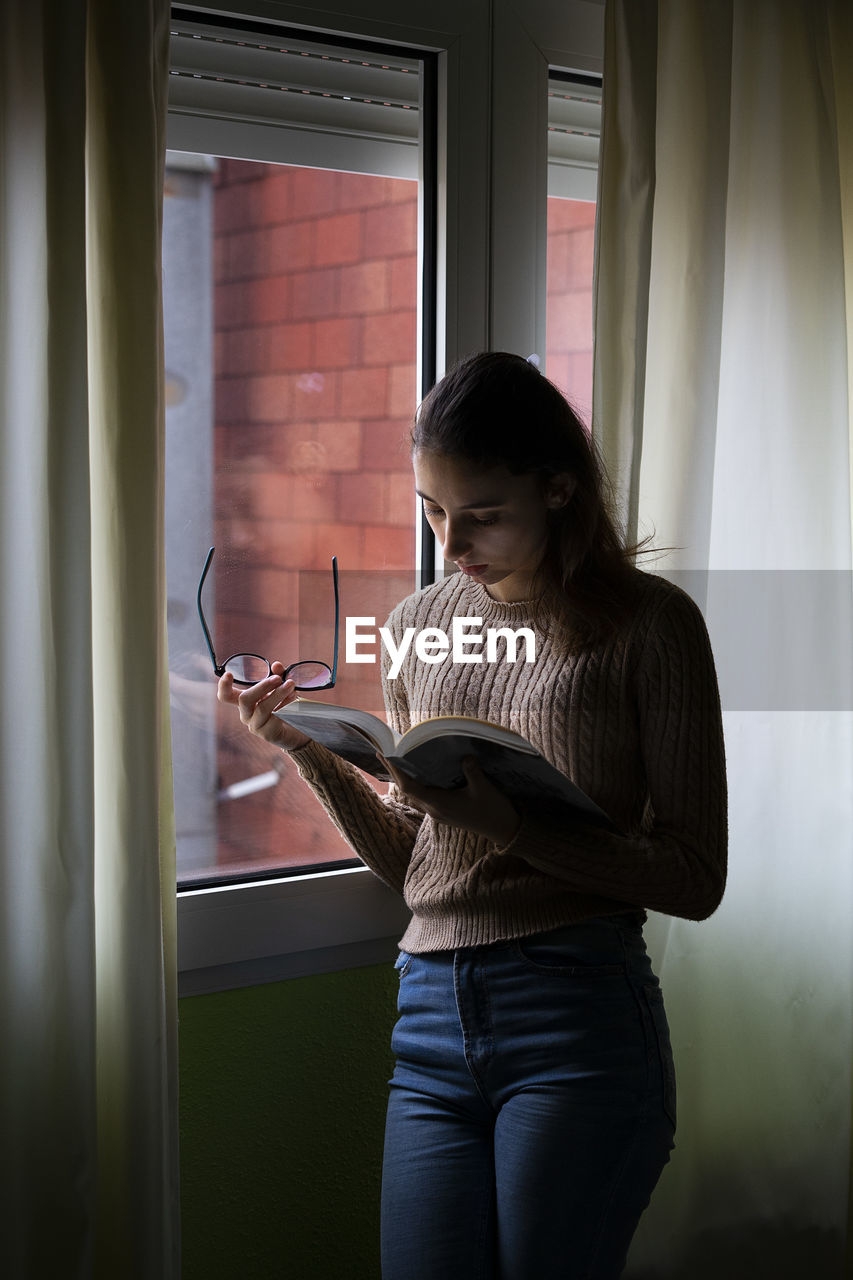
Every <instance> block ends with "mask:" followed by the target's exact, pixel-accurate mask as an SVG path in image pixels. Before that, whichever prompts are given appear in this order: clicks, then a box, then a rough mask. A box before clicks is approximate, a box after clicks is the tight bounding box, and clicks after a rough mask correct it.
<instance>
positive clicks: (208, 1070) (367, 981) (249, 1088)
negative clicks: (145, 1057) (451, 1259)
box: [179, 964, 397, 1280]
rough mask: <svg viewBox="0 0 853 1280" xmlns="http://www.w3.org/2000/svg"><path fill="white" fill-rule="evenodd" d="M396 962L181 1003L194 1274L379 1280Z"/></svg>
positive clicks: (184, 1181)
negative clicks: (382, 1171) (382, 1170)
mask: <svg viewBox="0 0 853 1280" xmlns="http://www.w3.org/2000/svg"><path fill="white" fill-rule="evenodd" d="M396 997H397V978H396V975H395V973H394V970H393V968H392V966H391V965H390V964H388V965H379V966H371V967H369V968H362V969H350V970H346V971H343V972H340V973H330V974H322V975H319V976H317V977H312V978H299V979H294V980H292V981H289V982H278V983H270V984H268V985H265V986H259V987H246V988H242V989H240V990H237V991H225V992H220V993H218V994H216V995H206V996H191V997H185V998H184V999H182V1000H181V1001H180V1005H179V1017H180V1089H181V1200H182V1209H181V1218H182V1234H183V1258H184V1264H183V1277H184V1280H330V1277H333V1276H343V1277H346V1280H379V1253H378V1237H379V1176H380V1167H381V1160H382V1130H383V1123H384V1112H385V1100H386V1097H387V1081H388V1078H389V1076H390V1074H391V1069H392V1059H391V1053H390V1048H389V1042H390V1037H391V1028H392V1026H393V1022H394V1017H395V1001H396Z"/></svg>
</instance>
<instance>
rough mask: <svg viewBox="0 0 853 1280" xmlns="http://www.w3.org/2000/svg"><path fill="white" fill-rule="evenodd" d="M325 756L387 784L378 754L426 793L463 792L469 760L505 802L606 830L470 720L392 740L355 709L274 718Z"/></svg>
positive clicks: (595, 811) (297, 709)
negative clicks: (561, 810) (542, 806)
mask: <svg viewBox="0 0 853 1280" xmlns="http://www.w3.org/2000/svg"><path fill="white" fill-rule="evenodd" d="M275 714H276V715H277V716H278V717H279V718H280V719H282V720H284V721H285V723H287V724H290V725H293V727H294V728H295V729H299V730H300V731H301V732H302V733H304V734H306V735H307V737H309V738H313V739H314V741H315V742H319V743H321V744H322V745H323V746H324V747H327V748H328V749H329V751H333V752H334V753H335V755H338V756H340V757H341V758H342V759H344V760H348V761H349V762H350V763H351V764H354V765H357V766H358V767H359V769H363V770H364V771H365V773H370V774H372V775H373V777H374V778H379V779H380V780H381V781H383V782H390V781H391V778H390V776H389V774H388V771H387V770H386V769H385V767H384V766H383V764H382V762H381V761H380V760H379V759H378V758H377V755H376V753H377V751H379V752H381V753H382V755H383V756H384V757H385V759H386V760H390V761H391V762H392V763H393V764H394V765H396V767H397V768H398V769H400V770H401V771H402V772H403V773H407V774H409V776H410V777H412V778H414V779H415V780H416V781H418V782H422V783H424V784H425V785H427V786H431V787H461V786H464V785H465V774H464V773H463V770H462V761H463V759H464V758H465V757H466V756H474V757H475V759H476V760H477V762H478V764H479V765H480V768H481V769H482V770H483V772H484V773H485V774H486V775H487V776H488V777H489V778H490V779H491V781H492V782H493V783H495V784H496V785H497V786H499V787H501V788H502V789H503V790H505V791H506V792H507V794H508V795H510V796H516V797H518V798H519V799H531V800H537V801H542V802H546V801H557V802H562V803H564V804H570V805H572V806H574V807H575V808H576V809H579V810H581V811H582V812H583V814H584V816H585V817H587V818H590V819H592V820H593V821H597V822H601V823H603V824H606V825H607V826H611V825H612V824H611V823H610V820H609V819H608V817H607V814H606V813H604V811H603V810H602V809H600V808H599V807H598V805H597V804H595V802H594V801H592V800H590V798H589V796H587V795H585V794H584V792H583V791H581V789H580V787H577V786H575V784H574V783H573V782H572V781H571V780H570V779H569V778H567V777H566V775H565V774H564V773H561V772H560V770H559V769H556V768H555V767H554V766H553V765H552V764H551V763H549V761H547V760H546V759H545V757H544V756H542V755H540V753H539V752H538V751H537V750H536V748H535V747H534V746H532V745H531V743H529V742H528V741H527V739H526V738H522V737H521V736H520V735H519V734H517V733H512V732H511V731H510V730H509V729H503V728H501V726H500V725H497V724H491V723H490V722H489V721H488V720H475V719H472V718H470V717H468V716H436V717H434V718H433V719H431V720H422V721H421V723H420V724H416V725H413V726H412V728H411V729H409V730H408V732H407V733H404V734H402V735H400V734H397V733H395V732H394V730H393V729H391V728H390V727H389V726H388V725H387V724H385V723H384V721H382V720H380V719H379V718H378V716H374V715H371V714H370V712H369V711H359V710H358V709H357V708H355V707H337V706H335V705H334V704H332V703H329V702H314V701H312V700H311V699H310V698H297V699H296V700H295V701H294V702H291V703H289V704H288V706H286V707H283V708H282V709H281V710H280V711H276V713H275Z"/></svg>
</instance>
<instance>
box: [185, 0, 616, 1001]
mask: <svg viewBox="0 0 853 1280" xmlns="http://www.w3.org/2000/svg"><path fill="white" fill-rule="evenodd" d="M180 7H181V9H182V10H185V11H187V12H192V14H193V16H195V17H198V19H199V20H205V19H206V20H208V21H211V22H215V20H216V17H217V16H228V17H232V18H245V19H247V20H249V19H255V20H260V21H263V22H275V23H280V24H282V25H285V26H288V27H292V28H293V27H295V28H303V29H305V30H306V31H310V32H315V33H322V32H327V33H334V34H335V35H344V36H347V37H352V38H353V40H354V41H356V42H357V41H358V40H359V39H362V40H370V41H385V42H387V43H389V44H392V45H395V46H398V47H405V46H408V47H411V48H413V49H417V50H424V51H431V52H435V53H437V54H438V63H439V76H438V80H439V84H438V113H439V120H438V184H437V185H438V200H439V207H438V210H437V221H438V308H437V333H436V350H437V361H438V371H439V375H440V373H441V371H443V369H445V368H446V367H448V366H449V365H450V364H452V363H453V362H454V360H456V359H457V358H459V357H460V356H462V355H465V354H468V353H471V352H474V351H482V350H509V351H516V352H519V353H524V354H531V353H533V352H537V353H543V354H544V351H545V263H546V212H547V183H548V177H547V170H548V157H547V109H548V102H547V94H548V73H549V69H550V68H552V67H553V68H557V69H560V70H564V71H580V72H586V73H591V74H598V75H600V74H601V71H602V63H603V26H604V9H603V0H465V2H464V3H459V0H406V3H405V5H402V4H400V0H336V3H335V4H334V8H332V7H330V6H327V5H326V4H324V3H316V4H311V5H306V4H302V5H299V4H291V3H287V2H286V0H232V3H231V5H230V6H229V7H228V8H227V9H225V8H216V9H213V8H210V7H208V6H203V5H194V4H185V5H181V6H180ZM330 829H331V828H330ZM406 920H407V912H406V909H405V906H404V904H403V902H402V900H401V899H400V898H399V896H398V895H397V894H395V893H394V892H393V891H392V890H391V889H389V888H387V887H386V886H385V885H383V884H382V883H381V882H380V881H379V880H378V879H377V878H376V877H375V876H374V875H373V873H372V872H370V871H368V870H367V869H366V868H361V867H357V868H350V869H346V870H333V871H323V870H322V869H318V870H317V871H316V872H313V873H310V874H307V875H300V876H294V877H290V878H275V877H274V876H271V877H270V879H269V880H264V881H259V882H253V883H246V884H240V885H228V886H221V887H216V888H210V889H200V890H192V889H191V890H185V891H182V892H181V893H179V895H178V971H179V988H178V989H179V992H180V993H181V994H194V993H202V992H207V991H217V990H223V989H226V988H229V987H238V986H244V985H255V984H257V983H261V982H271V981H278V980H280V979H282V978H288V977H297V976H303V975H307V974H310V973H318V972H324V971H327V970H331V969H341V968H349V967H355V966H358V965H362V964H372V963H379V962H381V961H384V960H386V959H390V958H392V957H393V956H394V954H395V951H396V940H397V939H398V938H399V936H400V934H401V933H402V932H403V930H404V928H405V925H406Z"/></svg>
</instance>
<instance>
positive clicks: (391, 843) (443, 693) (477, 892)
mask: <svg viewBox="0 0 853 1280" xmlns="http://www.w3.org/2000/svg"><path fill="white" fill-rule="evenodd" d="M637 582H638V584H639V587H640V592H639V597H638V603H637V606H636V609H635V610H634V613H633V616H632V619H631V621H630V622H629V623H628V624H626V625H625V626H623V627H622V628H621V629H620V631H619V633H618V634H617V635H616V636H615V637H614V638H612V639H611V640H609V641H607V642H605V643H603V644H601V645H600V646H598V647H597V648H594V649H592V650H590V651H587V652H585V653H582V654H580V655H578V654H572V653H570V652H568V651H567V650H566V649H565V647H561V646H560V645H559V644H557V643H556V642H554V641H553V640H552V638H551V637H550V636H549V635H548V634H547V628H546V629H545V631H537V633H536V640H537V643H536V661H535V662H534V663H533V664H527V663H525V662H523V661H518V662H516V663H514V664H512V663H508V662H506V661H498V662H496V663H486V662H483V663H480V664H464V665H462V664H453V663H452V662H451V660H450V658H449V657H448V658H447V659H446V660H445V661H443V662H441V663H437V664H434V665H429V664H427V663H424V662H422V661H420V660H418V658H417V657H416V656H415V654H414V645H412V646H411V649H410V652H409V654H408V655H407V657H406V659H405V661H404V664H403V668H402V670H401V672H400V674H399V676H398V677H397V678H396V679H395V680H390V679H388V678H387V670H388V662H387V659H386V661H385V663H384V671H383V688H384V691H385V702H386V708H387V713H388V720H389V723H390V724H391V725H392V726H393V728H394V729H396V730H398V731H400V732H402V731H404V730H405V729H407V728H409V726H410V725H412V724H417V723H418V722H419V721H421V720H425V719H427V718H428V717H429V716H438V715H467V716H476V717H477V718H479V719H483V720H491V721H494V722H495V723H498V724H502V725H504V726H506V727H507V728H508V729H512V730H514V731H515V732H516V733H520V734H522V735H523V736H524V737H525V738H528V739H529V740H530V741H531V742H532V743H533V744H534V746H535V747H537V748H538V750H539V751H540V752H541V753H542V754H543V755H544V756H546V757H547V759H548V760H550V761H551V763H552V764H554V765H556V766H557V768H558V769H561V770H562V771H563V773H565V774H568V776H569V777H570V778H572V779H573V781H574V782H576V783H577V784H578V786H580V787H581V788H582V790H583V791H585V792H586V793H587V794H588V795H589V796H591V797H592V799H593V800H595V801H596V803H597V804H599V805H600V806H601V808H602V809H604V810H605V812H606V813H608V814H609V815H610V817H611V818H612V819H613V821H614V823H615V824H616V826H617V827H618V829H619V833H618V834H617V833H614V832H612V831H607V830H602V829H601V828H600V827H597V826H594V825H592V824H591V823H588V822H585V821H583V820H581V819H580V818H578V817H577V816H575V815H574V814H573V813H572V812H571V811H569V810H560V811H559V812H557V811H553V810H552V811H550V812H548V811H545V810H541V809H537V807H536V806H534V805H531V804H527V805H526V806H524V808H523V809H522V810H521V819H522V820H521V825H520V828H519V830H518V832H517V834H516V836H515V838H514V839H513V840H512V842H511V843H510V844H509V845H507V846H506V847H505V848H503V849H500V848H498V846H497V845H495V844H493V843H491V842H490V841H488V840H486V839H484V838H483V837H480V836H475V835H473V834H472V833H470V832H467V831H463V830H461V829H459V828H454V827H450V826H446V825H444V824H443V823H439V822H435V821H433V819H432V818H429V817H426V818H424V817H422V816H421V814H420V813H419V812H417V811H416V810H413V809H412V808H410V807H408V806H406V805H405V804H403V803H401V801H400V799H399V795H398V794H397V793H396V789H395V788H394V787H391V788H390V791H389V794H388V795H387V796H380V795H378V794H377V792H376V791H375V790H374V789H373V788H372V787H371V786H370V784H369V783H368V782H367V781H366V780H365V778H364V777H363V776H362V775H361V774H360V772H359V771H358V770H357V769H355V768H354V767H353V766H352V765H349V764H346V763H345V762H343V761H341V760H340V759H338V757H336V756H334V755H332V754H331V753H330V752H329V751H327V750H326V748H324V747H321V746H319V745H318V744H317V743H309V744H308V745H307V746H305V747H301V748H300V749H299V750H297V751H294V752H292V753H291V754H292V756H293V759H294V760H295V762H296V764H297V766H298V768H299V771H300V773H301V774H302V776H303V778H305V780H306V781H307V782H308V783H309V784H310V786H311V787H312V788H313V790H314V792H315V793H316V795H317V796H318V797H319V799H320V801H321V803H322V804H323V806H324V807H325V808H326V810H327V812H328V813H329V815H330V816H331V818H332V820H333V822H334V823H335V824H336V826H337V827H338V828H339V829H340V830H341V831H342V833H343V834H344V836H345V837H346V839H347V840H348V841H349V843H350V844H351V846H352V847H353V849H354V850H355V851H356V853H357V854H358V855H359V856H360V857H361V858H362V859H363V860H364V862H366V863H367V865H368V866H369V867H371V868H372V870H373V871H374V872H375V873H376V874H377V875H378V876H379V877H380V878H381V879H382V880H384V881H385V882H386V883H387V884H389V885H391V886H392V888H394V889H396V890H398V891H399V892H400V893H402V894H403V896H404V898H405V900H406V903H407V904H408V906H409V908H410V909H411V911H412V921H411V924H410V925H409V927H408V929H407V930H406V933H405V935H404V936H403V938H402V940H401V943H400V945H401V947H403V948H404V949H405V950H406V951H411V952H418V951H437V950H445V949H449V948H453V947H464V946H478V945H482V944H484V943H488V942H494V941H498V940H500V939H505V938H514V937H522V936H524V935H526V934H530V933H536V932H539V931H541V930H545V929H551V928H555V927H557V926H558V925H562V924H569V923H571V922H572V921H575V920H580V919H583V918H585V917H589V916H594V915H603V914H610V913H614V912H619V911H625V910H630V909H632V908H646V907H647V908H650V909H652V910H655V911H661V912H666V913H668V914H670V915H676V916H685V917H687V918H689V919H694V920H700V919H703V918H704V917H706V916H708V915H710V914H711V912H712V911H714V909H715V908H716V907H717V905H718V904H719V902H720V899H721V897H722V893H723V887H724V884H725V875H726V780H725V761H724V754H723V737H722V727H721V717H720V702H719V695H718V692H717V681H716V676H715V672H714V663H713V659H712V656H711V650H710V646H709V643H708V636H707V632H706V629H705V624H704V622H703V619H702V615H701V613H700V612H699V609H698V608H697V607H696V605H695V604H694V603H693V601H692V600H691V599H690V598H689V596H687V595H685V594H684V593H683V592H682V591H680V590H679V589H678V588H677V587H674V586H672V585H671V584H670V583H668V582H666V581H665V580H664V579H663V578H658V577H655V576H653V575H650V574H645V573H640V571H639V570H638V571H637ZM454 616H455V617H478V618H482V619H483V624H482V628H480V627H478V628H477V630H484V631H485V629H486V628H488V627H502V626H503V627H507V626H508V627H512V628H514V629H515V628H518V627H521V626H530V625H531V622H530V618H529V612H528V605H527V604H526V603H519V604H503V603H501V602H499V601H497V600H493V599H492V598H491V596H490V595H489V594H488V592H487V591H486V590H485V588H484V587H482V586H481V585H480V584H478V583H473V582H471V580H470V579H468V578H466V577H464V575H462V574H459V573H456V574H453V575H452V576H451V577H449V578H445V579H444V580H443V581H441V582H439V583H436V584H435V585H434V586H431V587H428V588H426V589H425V590H423V591H421V592H417V593H416V594H415V595H412V596H409V597H408V598H407V599H406V600H404V601H403V602H402V603H401V604H400V605H398V606H397V608H396V609H395V610H394V611H393V613H392V614H391V617H390V618H389V620H388V624H387V625H388V626H389V627H390V628H391V630H392V632H393V634H394V637H395V640H397V641H399V637H400V635H401V633H402V631H403V630H404V628H405V627H415V628H416V629H417V630H420V629H421V628H424V627H427V626H432V627H440V628H441V629H442V631H444V632H446V633H447V634H448V635H449V634H450V633H451V623H452V619H453V617H454ZM384 652H385V651H384V646H383V655H384ZM500 653H502V651H499V654H500ZM521 656H522V657H523V648H522V652H521Z"/></svg>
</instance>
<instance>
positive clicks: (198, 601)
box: [196, 547, 219, 675]
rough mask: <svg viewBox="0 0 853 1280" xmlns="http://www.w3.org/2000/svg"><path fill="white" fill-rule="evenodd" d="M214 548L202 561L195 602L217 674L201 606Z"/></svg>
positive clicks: (213, 653)
mask: <svg viewBox="0 0 853 1280" xmlns="http://www.w3.org/2000/svg"><path fill="white" fill-rule="evenodd" d="M215 550H216V547H211V548H210V550H209V551H208V553H207V559H206V560H205V562H204V568H203V569H202V571H201V577H200V578H199V580H198V593H197V595H196V604H197V606H198V617H199V621H200V622H201V629H202V631H203V632H204V639H205V643H206V644H207V651H208V653H209V654H210V661H211V662H212V663H213V670H214V671H215V672H216V674H217V675H219V665H218V663H217V661H216V654H215V652H214V649H213V641H212V640H211V638H210V632H209V631H208V629H207V623H206V622H205V618H204V610H203V609H202V607H201V593H202V589H203V587H204V580H205V578H206V577H207V571H208V569H209V568H210V563H211V561H212V560H213V553H214V551H215Z"/></svg>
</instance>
